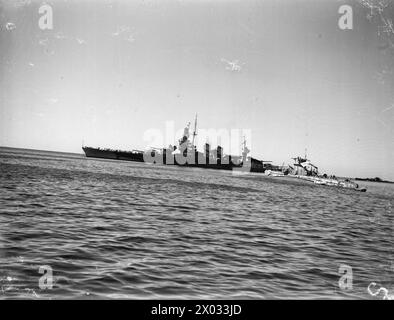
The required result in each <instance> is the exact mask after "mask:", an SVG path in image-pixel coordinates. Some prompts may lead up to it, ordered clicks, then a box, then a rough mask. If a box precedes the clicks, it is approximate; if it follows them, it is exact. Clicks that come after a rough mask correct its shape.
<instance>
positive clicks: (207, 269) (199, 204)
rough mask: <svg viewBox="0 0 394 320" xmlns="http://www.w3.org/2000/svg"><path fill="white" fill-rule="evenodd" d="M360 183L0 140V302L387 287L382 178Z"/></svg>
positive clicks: (281, 295) (336, 293) (311, 294)
mask: <svg viewBox="0 0 394 320" xmlns="http://www.w3.org/2000/svg"><path fill="white" fill-rule="evenodd" d="M363 185H365V186H366V187H367V188H368V191H367V192H366V193H360V192H354V191H351V190H341V189H336V188H330V187H323V186H315V185H313V184H308V183H306V182H302V181H293V180H286V179H283V178H270V177H265V176H262V175H259V174H249V175H234V174H232V173H231V172H227V171H215V170H203V169H187V168H175V167H161V166H155V165H146V164H140V163H132V162H121V161H110V160H95V159H87V158H85V157H84V156H82V155H75V154H63V153H52V152H51V153H50V152H39V151H26V150H15V149H5V148H2V149H0V286H1V288H0V290H1V291H0V298H6V299H7V298H28V299H30V298H31V299H65V298H73V299H78V298H83V299H85V298H89V299H90V298H93V299H97V298H100V299H102V298H137V299H138V298H153V299H154V298H196V299H199V298H217V299H221V298H227V299H232V298H234V299H235V298H251V299H269V298H270V299H271V298H273V299H285V298H296V299H305V298H307V299H309V298H311V299H317V298H323V299H342V298H347V299H349V298H350V299H354V298H356V299H369V298H372V297H371V296H370V295H369V294H368V292H367V286H368V285H369V284H370V283H371V282H372V281H374V282H377V283H378V284H379V285H381V286H383V287H385V288H387V289H388V290H389V291H390V292H391V293H394V291H393V290H394V281H393V280H394V264H393V257H394V252H393V250H394V249H393V248H394V245H393V244H394V243H393V242H394V233H393V212H392V211H393V210H392V205H393V202H394V201H393V199H394V185H392V184H391V185H390V184H378V183H365V184H363ZM341 265H347V266H349V267H351V268H352V279H353V282H352V288H351V289H348V290H346V291H344V290H342V289H340V287H339V286H338V280H339V279H340V276H341V275H339V273H338V268H339V267H340V266H341ZM40 266H49V267H50V268H51V269H52V272H53V278H54V280H53V281H54V282H53V288H52V289H46V290H44V289H40V288H39V281H40V277H42V276H43V275H42V274H40V273H39V268H40ZM348 275H349V274H348Z"/></svg>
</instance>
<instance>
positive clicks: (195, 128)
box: [192, 113, 197, 148]
mask: <svg viewBox="0 0 394 320" xmlns="http://www.w3.org/2000/svg"><path fill="white" fill-rule="evenodd" d="M196 135H197V113H196V118H195V120H194V131H193V140H192V146H193V147H194V148H195V146H194V139H195V138H196Z"/></svg>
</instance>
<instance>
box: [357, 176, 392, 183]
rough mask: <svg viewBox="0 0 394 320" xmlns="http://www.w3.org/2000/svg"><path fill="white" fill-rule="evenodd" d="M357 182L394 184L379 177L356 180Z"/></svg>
mask: <svg viewBox="0 0 394 320" xmlns="http://www.w3.org/2000/svg"><path fill="white" fill-rule="evenodd" d="M354 180H356V181H368V182H382V183H394V181H389V180H383V179H381V178H379V177H376V178H354Z"/></svg>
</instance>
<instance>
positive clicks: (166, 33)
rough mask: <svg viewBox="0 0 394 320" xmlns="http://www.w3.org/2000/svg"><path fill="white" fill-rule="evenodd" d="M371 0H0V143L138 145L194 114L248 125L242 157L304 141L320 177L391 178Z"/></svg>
mask: <svg viewBox="0 0 394 320" xmlns="http://www.w3.org/2000/svg"><path fill="white" fill-rule="evenodd" d="M44 3H45V4H48V5H50V6H51V8H52V10H53V29H45V30H42V29H41V28H40V27H39V23H38V22H39V19H40V17H41V16H42V15H43V14H40V13H39V8H40V6H42V5H43V4H44ZM380 3H381V4H380V6H381V7H382V10H380V11H379V10H376V9H372V10H371V8H369V7H371V5H372V6H373V5H374V4H377V1H373V0H370V1H361V0H354V1H337V0H320V1H316V0H265V1H264V0H261V1H251V0H242V1H241V0H239V1H231V0H229V1H224V0H211V1H208V0H203V1H197V0H194V1H193V0H188V1H175V0H174V1H169V0H164V1H163V0H162V1H140V0H138V1H126V0H124V1H110V0H96V1H93V0H91V1H87V0H86V1H71V0H68V1H62V0H58V1H46V2H42V1H34V0H32V1H29V0H24V1H22V0H20V1H11V0H0V146H8V147H17V148H32V149H40V150H53V151H64V152H78V153H81V152H82V149H81V145H82V143H84V144H85V145H89V146H95V147H98V146H100V147H108V148H117V149H123V150H130V149H144V148H146V147H148V146H150V142H148V141H146V140H145V139H144V137H145V136H144V134H146V132H147V131H148V130H151V129H155V130H159V131H160V132H163V133H164V132H165V128H166V123H173V125H174V128H175V130H176V131H177V130H182V128H183V127H184V126H185V125H186V124H187V123H188V122H189V121H190V122H192V123H193V121H194V117H195V114H196V113H197V114H198V129H226V130H231V129H239V130H242V129H244V130H249V131H250V132H251V134H250V136H248V141H247V143H248V144H249V148H250V149H251V154H252V156H253V157H256V158H259V159H264V160H271V161H273V162H274V163H276V164H282V163H284V164H291V163H292V160H291V158H292V157H294V156H298V155H304V153H305V149H306V150H307V155H308V158H309V159H311V161H312V162H313V163H314V164H316V165H317V166H318V167H319V169H320V172H321V173H328V174H335V175H337V176H352V177H376V176H379V177H382V178H385V179H390V180H394V169H393V168H394V166H393V163H394V130H393V129H394V90H393V89H394V30H391V29H390V22H392V20H393V18H394V4H393V1H391V2H390V1H384V0H383V2H382V1H380ZM344 4H347V5H350V6H351V8H352V9H353V29H346V30H342V29H340V28H339V25H338V21H339V19H340V17H341V16H342V14H340V13H338V10H339V7H340V6H341V5H344ZM384 4H388V5H387V6H386V7H384V6H383V5H384ZM368 6H369V7H368ZM175 138H180V137H179V136H177V137H175V136H173V137H172V139H173V140H175ZM198 138H199V142H200V143H202V142H205V139H206V137H203V136H200V135H199V136H198ZM167 139H168V137H167ZM166 142H167V140H166ZM155 146H156V147H160V146H159V145H155ZM225 152H226V150H225Z"/></svg>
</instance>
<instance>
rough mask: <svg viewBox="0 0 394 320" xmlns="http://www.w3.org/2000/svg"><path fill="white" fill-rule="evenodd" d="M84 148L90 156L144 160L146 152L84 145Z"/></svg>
mask: <svg viewBox="0 0 394 320" xmlns="http://www.w3.org/2000/svg"><path fill="white" fill-rule="evenodd" d="M82 149H83V151H84V152H85V155H86V156H87V157H89V158H101V159H113V160H125V161H136V162H144V154H143V152H140V151H121V150H112V149H100V148H91V147H83V148H82Z"/></svg>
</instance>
